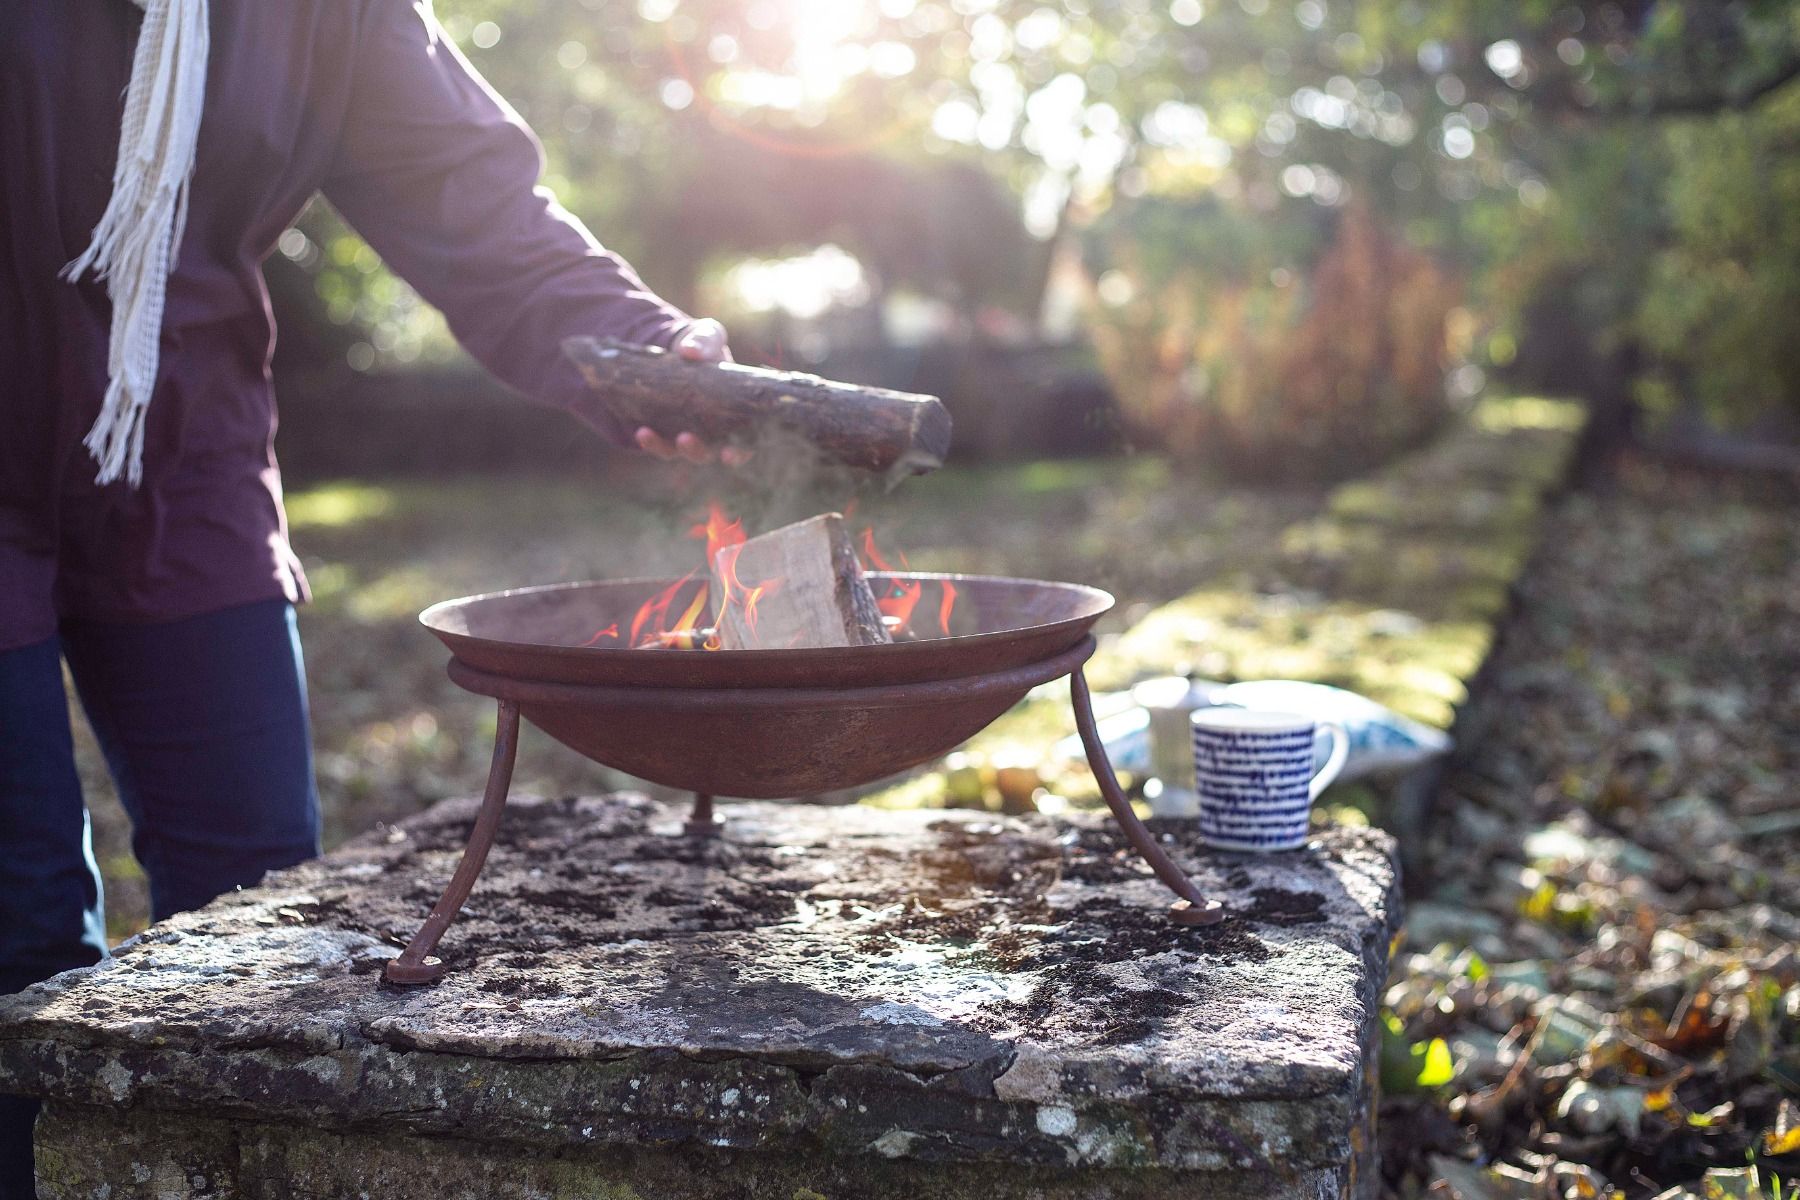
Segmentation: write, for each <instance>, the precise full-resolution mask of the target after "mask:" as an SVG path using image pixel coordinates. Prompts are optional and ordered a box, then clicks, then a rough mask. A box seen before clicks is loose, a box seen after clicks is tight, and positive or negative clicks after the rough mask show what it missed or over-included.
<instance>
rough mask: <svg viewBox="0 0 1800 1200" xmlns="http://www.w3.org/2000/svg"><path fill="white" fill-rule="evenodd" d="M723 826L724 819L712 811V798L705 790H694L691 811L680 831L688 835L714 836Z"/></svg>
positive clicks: (717, 834)
mask: <svg viewBox="0 0 1800 1200" xmlns="http://www.w3.org/2000/svg"><path fill="white" fill-rule="evenodd" d="M724 828H725V822H724V820H723V819H721V818H720V817H719V816H718V814H717V813H715V812H713V798H712V797H711V796H709V795H707V794H706V793H705V792H695V793H694V808H693V811H691V812H689V813H688V819H687V823H686V824H684V825H683V826H682V827H681V832H682V833H684V834H686V835H687V836H688V837H694V838H716V837H718V836H719V834H720V833H721V832H722V831H723V830H724Z"/></svg>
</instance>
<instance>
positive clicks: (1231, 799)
mask: <svg viewBox="0 0 1800 1200" xmlns="http://www.w3.org/2000/svg"><path fill="white" fill-rule="evenodd" d="M1189 722H1190V724H1191V725H1192V727H1193V731H1194V786H1195V789H1196V790H1197V791H1198V792H1199V794H1200V837H1201V840H1202V841H1204V842H1206V843H1207V844H1208V845H1209V846H1217V847H1219V848H1220V849H1222V850H1292V849H1295V848H1296V847H1299V846H1301V845H1304V844H1305V842H1306V833H1307V818H1308V817H1309V816H1310V815H1311V812H1312V805H1313V801H1314V800H1317V799H1318V798H1319V793H1320V792H1322V791H1324V790H1325V788H1326V787H1327V786H1328V785H1329V784H1330V783H1331V781H1332V780H1333V779H1335V778H1337V773H1338V772H1339V771H1340V770H1342V769H1343V766H1344V759H1345V757H1346V756H1347V755H1348V754H1349V751H1350V740H1349V738H1348V737H1346V736H1345V734H1344V730H1343V727H1342V726H1340V725H1337V724H1334V723H1332V722H1330V721H1315V720H1313V719H1312V718H1311V717H1303V716H1299V715H1298V714H1296V713H1279V712H1256V711H1253V710H1251V709H1244V708H1203V709H1201V710H1200V711H1198V712H1196V713H1194V714H1193V716H1192V717H1190V718H1189ZM1321 732H1324V733H1326V734H1327V735H1329V736H1330V738H1331V740H1332V747H1331V754H1330V756H1329V757H1328V758H1326V760H1325V765H1324V766H1323V767H1321V768H1320V769H1319V772H1318V774H1316V775H1315V774H1314V773H1313V746H1314V743H1315V742H1316V741H1317V739H1318V735H1319V734H1320V733H1321Z"/></svg>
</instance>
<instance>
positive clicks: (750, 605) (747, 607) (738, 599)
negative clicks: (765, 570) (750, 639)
mask: <svg viewBox="0 0 1800 1200" xmlns="http://www.w3.org/2000/svg"><path fill="white" fill-rule="evenodd" d="M742 544H743V543H742V542H741V541H739V542H737V543H735V544H730V545H727V546H726V547H725V553H723V554H721V555H720V556H719V558H718V567H719V580H720V582H721V583H722V584H724V592H725V594H724V595H723V596H721V597H720V598H719V615H720V616H721V617H723V616H724V614H725V612H726V611H727V610H728V609H730V608H731V607H732V606H733V605H734V604H735V605H736V606H737V607H739V608H740V609H741V610H742V611H743V614H744V624H745V626H746V627H748V628H749V630H750V632H751V633H752V634H754V633H755V632H756V606H757V605H758V604H759V603H761V602H762V600H763V598H764V597H765V596H771V595H774V594H775V592H776V591H777V590H778V589H779V588H780V587H781V583H782V581H781V580H780V579H765V580H763V581H762V582H760V583H757V584H755V585H753V586H745V584H744V581H743V580H742V579H739V578H738V572H737V564H738V550H739V547H740V546H741V545H742ZM718 642H719V638H718V635H717V634H714V635H713V636H712V638H711V639H710V640H709V642H708V645H707V647H706V648H707V649H708V650H717V649H718V648H719V645H718Z"/></svg>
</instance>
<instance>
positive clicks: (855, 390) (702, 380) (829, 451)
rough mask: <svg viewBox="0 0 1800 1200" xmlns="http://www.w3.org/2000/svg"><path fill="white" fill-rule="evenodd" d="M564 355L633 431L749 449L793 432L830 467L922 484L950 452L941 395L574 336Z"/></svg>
mask: <svg viewBox="0 0 1800 1200" xmlns="http://www.w3.org/2000/svg"><path fill="white" fill-rule="evenodd" d="M563 352H564V353H565V354H567V355H568V356H569V357H570V359H572V360H573V361H574V363H575V365H576V366H577V367H579V368H580V369H581V374H582V377H583V378H585V379H586V380H587V383H588V386H589V387H591V388H593V389H594V391H596V392H597V393H599V402H600V404H601V406H602V407H603V408H605V410H606V411H607V412H608V413H610V414H611V415H612V416H613V417H615V418H617V419H618V420H619V421H620V422H622V423H623V424H624V425H625V426H626V427H627V428H629V429H636V428H638V427H641V426H646V425H647V426H649V427H650V428H651V429H654V430H656V432H658V433H660V434H662V435H663V436H664V437H673V436H675V435H676V434H678V433H682V432H692V433H694V434H696V435H697V436H699V437H701V438H704V439H705V440H707V441H709V442H713V443H719V444H724V443H731V442H737V443H744V442H748V441H751V440H753V439H754V437H755V435H756V434H757V433H758V432H759V431H761V430H764V429H767V428H769V427H771V426H777V427H781V428H785V429H789V430H792V431H794V432H796V433H798V434H799V435H800V436H801V437H803V438H805V439H806V440H807V441H808V442H810V443H812V445H813V446H815V447H816V448H817V449H818V452H819V454H820V456H821V457H822V458H824V459H825V460H826V461H827V462H832V463H838V464H841V465H844V466H849V467H855V468H858V469H861V470H865V471H871V472H875V473H877V474H883V475H886V476H887V477H888V478H889V479H890V480H894V479H899V478H903V477H905V476H908V475H923V474H925V473H926V472H928V471H935V470H936V469H937V468H938V467H941V466H943V464H944V456H945V455H946V454H948V453H949V452H950V414H949V413H948V412H947V411H945V409H944V405H943V402H942V401H940V400H939V399H938V398H937V397H935V396H920V395H915V394H913V393H911V392H895V391H889V390H888V389H886V388H874V387H860V386H857V385H854V384H848V383H837V382H834V381H832V380H829V379H821V378H819V377H818V376H817V375H804V374H800V373H798V372H795V371H771V370H767V369H765V368H763V367H747V366H744V365H742V364H741V363H695V362H688V361H686V360H684V359H682V358H680V357H678V356H676V355H674V354H670V353H669V352H667V351H665V350H660V349H657V348H655V347H647V346H633V345H630V344H628V343H625V342H620V341H617V340H615V339H611V338H607V339H600V338H591V337H574V338H569V339H567V340H565V341H564V342H563Z"/></svg>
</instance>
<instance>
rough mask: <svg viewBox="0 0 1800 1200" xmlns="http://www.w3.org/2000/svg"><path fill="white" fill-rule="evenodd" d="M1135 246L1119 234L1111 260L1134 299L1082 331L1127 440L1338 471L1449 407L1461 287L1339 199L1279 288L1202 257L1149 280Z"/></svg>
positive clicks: (1279, 467)
mask: <svg viewBox="0 0 1800 1200" xmlns="http://www.w3.org/2000/svg"><path fill="white" fill-rule="evenodd" d="M1144 254H1145V251H1144V249H1143V248H1142V245H1141V242H1140V244H1138V245H1133V244H1132V242H1131V241H1129V240H1126V241H1124V242H1123V243H1122V245H1121V251H1120V255H1119V256H1118V257H1116V258H1114V260H1113V262H1112V264H1111V269H1112V270H1115V271H1119V272H1121V273H1122V275H1123V276H1124V278H1126V279H1128V280H1131V281H1132V282H1131V285H1130V286H1131V287H1132V292H1131V295H1130V297H1129V298H1128V299H1126V300H1124V301H1123V302H1120V303H1114V304H1110V305H1109V304H1105V303H1096V305H1095V306H1094V310H1095V320H1094V321H1093V324H1092V326H1091V328H1092V331H1093V339H1094V344H1095V348H1096V351H1097V353H1098V356H1099V358H1100V362H1101V365H1102V367H1103V369H1104V370H1105V371H1106V373H1107V375H1108V377H1109V378H1110V380H1111V382H1112V384H1113V387H1114V389H1115V391H1116V394H1117V396H1118V400H1119V405H1120V408H1121V410H1122V412H1123V414H1124V419H1125V421H1126V424H1127V429H1128V432H1129V434H1130V436H1131V437H1132V439H1133V441H1134V442H1135V443H1136V444H1137V445H1139V446H1142V447H1145V448H1149V447H1157V448H1161V449H1163V450H1165V451H1167V452H1168V453H1171V454H1173V455H1175V456H1176V457H1178V458H1183V459H1192V460H1199V461H1204V462H1207V463H1210V464H1213V465H1215V466H1217V467H1219V468H1220V469H1223V470H1225V471H1227V472H1228V473H1230V474H1232V475H1234V476H1238V477H1242V478H1248V479H1263V480H1271V481H1279V480H1294V479H1334V478H1341V477H1343V476H1346V475H1350V474H1354V473H1355V472H1357V471H1361V470H1364V469H1366V468H1367V467H1369V466H1372V465H1373V464H1375V463H1377V462H1380V461H1382V460H1383V459H1386V458H1388V457H1390V456H1392V455H1393V454H1395V453H1398V452H1400V451H1402V450H1405V449H1407V448H1409V447H1411V446H1414V445H1416V444H1418V443H1419V442H1420V441H1422V440H1423V439H1424V438H1426V437H1427V436H1429V435H1430V434H1431V433H1432V432H1433V431H1434V430H1435V429H1436V428H1437V427H1438V425H1439V423H1440V422H1441V421H1442V420H1443V419H1444V418H1445V417H1446V416H1447V415H1448V413H1449V407H1448V404H1447V399H1446V394H1445V388H1444V376H1445V370H1446V367H1447V365H1448V363H1447V360H1448V355H1447V353H1446V345H1445V344H1446V326H1447V323H1448V318H1449V316H1450V314H1451V311H1452V310H1453V309H1454V308H1455V306H1456V304H1457V301H1458V289H1457V286H1456V284H1455V281H1454V280H1453V279H1452V278H1451V277H1450V276H1449V275H1448V274H1447V273H1446V272H1445V271H1444V270H1443V269H1442V268H1441V267H1439V266H1438V265H1437V263H1436V262H1435V261H1434V260H1433V259H1432V258H1431V257H1430V256H1428V255H1426V254H1424V253H1421V252H1420V251H1418V250H1415V249H1413V248H1411V247H1409V246H1407V245H1406V244H1404V243H1403V242H1401V241H1400V240H1399V239H1397V238H1395V237H1394V236H1393V235H1391V234H1389V233H1388V232H1387V231H1386V230H1384V229H1383V228H1382V227H1381V225H1380V224H1379V223H1378V222H1377V221H1376V219H1375V218H1374V216H1373V215H1372V214H1371V213H1370V212H1368V210H1367V209H1365V208H1361V207H1351V208H1348V209H1346V210H1345V211H1344V212H1343V213H1342V215H1341V216H1340V217H1339V218H1338V220H1337V222H1336V227H1335V229H1334V230H1333V231H1332V232H1331V234H1330V240H1329V241H1328V242H1327V244H1326V245H1325V247H1324V249H1323V251H1322V252H1321V253H1319V254H1318V256H1317V258H1316V260H1315V261H1314V263H1313V265H1312V268H1311V270H1310V272H1309V274H1308V275H1307V276H1306V278H1304V279H1301V280H1283V283H1284V284H1285V286H1281V285H1277V284H1276V283H1272V282H1270V281H1269V279H1268V274H1267V273H1262V272H1250V271H1239V272H1236V273H1235V274H1236V277H1235V278H1234V277H1233V275H1232V273H1230V272H1218V271H1209V265H1208V263H1206V262H1205V261H1201V260H1200V256H1198V255H1196V256H1192V257H1191V259H1190V261H1188V262H1184V263H1181V264H1179V265H1177V266H1175V267H1174V268H1173V269H1168V270H1164V271H1163V272H1161V273H1160V278H1155V279H1152V278H1151V272H1149V271H1146V270H1145V269H1144V261H1145V259H1144ZM1276 275H1277V278H1279V277H1280V275H1281V273H1280V272H1277V273H1276ZM1114 286H1115V289H1116V287H1117V285H1116V284H1115V285H1114ZM1104 290H1105V289H1104V288H1103V289H1101V293H1102V294H1103V293H1104Z"/></svg>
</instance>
